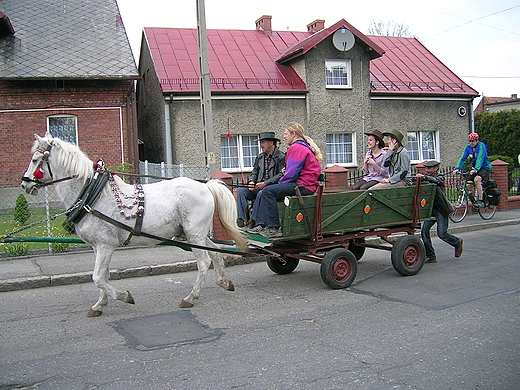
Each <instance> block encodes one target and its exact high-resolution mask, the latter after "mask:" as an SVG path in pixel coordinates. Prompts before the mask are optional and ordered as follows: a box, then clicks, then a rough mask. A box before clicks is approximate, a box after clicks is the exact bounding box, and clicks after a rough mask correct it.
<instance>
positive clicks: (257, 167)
mask: <svg viewBox="0 0 520 390" xmlns="http://www.w3.org/2000/svg"><path fill="white" fill-rule="evenodd" d="M266 157H267V155H266V154H265V153H260V154H259V155H258V156H257V157H256V159H255V163H254V164H253V172H251V176H249V181H252V182H254V183H258V182H260V181H262V178H263V177H264V170H265V158H266ZM284 167H285V153H284V152H282V151H281V150H280V149H278V148H275V149H274V151H273V155H272V160H271V164H270V165H269V171H268V172H267V176H268V177H269V178H268V179H267V180H266V181H265V184H266V185H270V184H276V183H278V181H279V180H280V178H281V177H282V176H283V173H282V169H283V168H284Z"/></svg>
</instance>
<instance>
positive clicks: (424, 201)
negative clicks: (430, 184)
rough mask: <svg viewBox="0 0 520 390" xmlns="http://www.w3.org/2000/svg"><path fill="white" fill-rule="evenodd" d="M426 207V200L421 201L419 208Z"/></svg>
mask: <svg viewBox="0 0 520 390" xmlns="http://www.w3.org/2000/svg"><path fill="white" fill-rule="evenodd" d="M424 206H426V199H423V200H421V207H424Z"/></svg>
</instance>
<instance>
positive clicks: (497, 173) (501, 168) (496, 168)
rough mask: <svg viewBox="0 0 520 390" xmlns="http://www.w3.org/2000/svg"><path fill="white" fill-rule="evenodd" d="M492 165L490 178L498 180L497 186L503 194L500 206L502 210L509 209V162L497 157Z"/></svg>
mask: <svg viewBox="0 0 520 390" xmlns="http://www.w3.org/2000/svg"><path fill="white" fill-rule="evenodd" d="M491 166H492V169H491V174H490V175H489V178H490V179H493V180H496V182H497V187H498V188H499V189H500V191H502V196H501V197H500V204H499V206H498V208H499V209H500V210H508V209H509V204H508V203H509V202H508V194H509V178H508V174H507V167H508V166H509V163H507V162H505V161H502V160H500V159H497V160H494V161H491Z"/></svg>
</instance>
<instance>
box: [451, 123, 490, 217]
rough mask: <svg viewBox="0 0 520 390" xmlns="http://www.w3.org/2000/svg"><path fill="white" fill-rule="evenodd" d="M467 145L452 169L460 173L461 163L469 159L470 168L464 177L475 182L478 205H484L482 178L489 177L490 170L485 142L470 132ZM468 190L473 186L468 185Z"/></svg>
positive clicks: (471, 189)
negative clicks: (467, 174)
mask: <svg viewBox="0 0 520 390" xmlns="http://www.w3.org/2000/svg"><path fill="white" fill-rule="evenodd" d="M468 143H469V144H468V145H467V146H466V148H465V149H464V152H462V155H461V156H460V158H459V162H458V163H457V167H456V168H455V170H454V171H453V173H460V169H461V168H462V164H464V161H466V159H467V158H468V157H469V158H470V159H471V170H470V171H469V176H468V177H467V178H466V180H468V181H472V182H474V183H475V188H476V195H477V200H478V201H477V204H478V206H479V207H484V202H483V199H484V198H483V197H482V180H487V179H488V178H489V172H491V161H490V160H489V157H488V153H487V149H486V144H485V143H484V142H481V141H479V136H478V134H477V133H470V134H469V135H468ZM468 190H469V191H470V192H471V191H473V186H472V185H469V186H468Z"/></svg>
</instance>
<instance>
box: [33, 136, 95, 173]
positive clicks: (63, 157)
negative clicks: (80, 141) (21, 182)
mask: <svg viewBox="0 0 520 390" xmlns="http://www.w3.org/2000/svg"><path fill="white" fill-rule="evenodd" d="M44 140H45V141H47V142H48V143H49V144H50V145H51V146H52V149H51V154H52V155H53V157H54V155H55V153H56V152H55V151H58V150H59V153H56V154H57V163H58V165H61V166H63V167H65V169H66V170H67V174H69V175H77V176H78V178H80V179H85V180H86V179H88V178H89V177H90V176H91V175H92V172H93V163H92V161H91V160H90V159H89V158H88V157H87V155H86V154H85V153H83V152H82V151H81V150H80V149H79V148H78V147H77V146H76V145H73V144H71V143H68V142H65V141H63V140H61V139H59V138H44ZM38 146H40V145H39V142H38V141H36V142H35V143H34V146H33V153H34V151H35V150H36V148H37V147H38ZM42 146H43V145H42Z"/></svg>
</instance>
